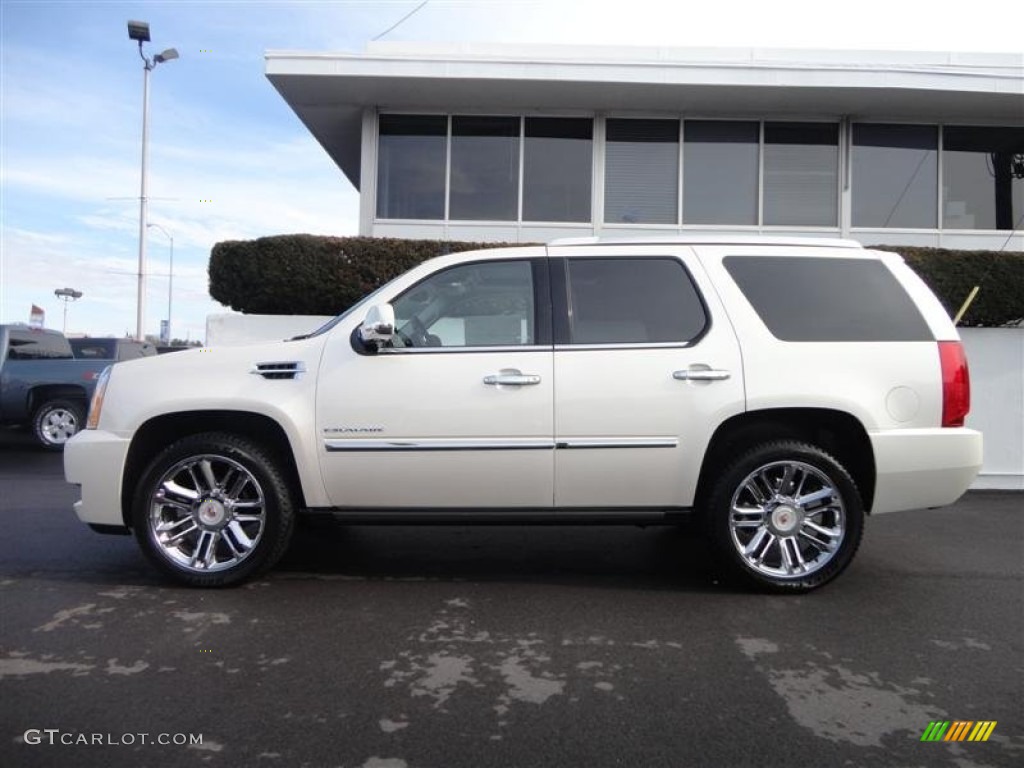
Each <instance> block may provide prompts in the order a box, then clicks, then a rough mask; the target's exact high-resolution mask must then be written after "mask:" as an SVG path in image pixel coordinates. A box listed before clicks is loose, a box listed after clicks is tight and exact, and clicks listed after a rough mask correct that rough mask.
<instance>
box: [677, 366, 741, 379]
mask: <svg viewBox="0 0 1024 768" xmlns="http://www.w3.org/2000/svg"><path fill="white" fill-rule="evenodd" d="M730 376H732V374H731V373H729V371H721V370H715V369H714V368H705V369H700V368H696V369H694V368H687V369H686V370H683V371H673V372H672V378H673V379H678V380H679V381H725V380H726V379H728V378H729V377H730Z"/></svg>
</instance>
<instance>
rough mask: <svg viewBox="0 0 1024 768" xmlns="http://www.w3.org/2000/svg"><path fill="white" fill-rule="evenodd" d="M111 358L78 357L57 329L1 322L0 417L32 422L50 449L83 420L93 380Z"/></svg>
mask: <svg viewBox="0 0 1024 768" xmlns="http://www.w3.org/2000/svg"><path fill="white" fill-rule="evenodd" d="M110 364H111V361H110V360H95V359H93V360H76V359H74V355H73V353H72V351H71V345H70V344H69V343H68V340H67V339H65V338H64V336H63V334H61V333H59V332H58V331H48V330H44V329H39V328H29V327H28V326H24V325H0V422H2V423H4V424H15V425H20V426H30V427H31V429H32V434H33V435H34V436H35V439H36V441H37V442H38V443H39V444H40V445H41V446H43V447H44V448H47V449H49V450H52V451H59V450H63V448H64V443H66V442H67V441H68V439H69V438H70V437H71V436H72V435H74V434H75V433H76V432H78V430H80V429H82V428H83V427H84V426H85V417H86V413H87V412H88V408H89V399H90V398H91V397H92V392H93V389H95V387H96V380H97V379H98V378H99V375H100V373H102V371H103V369H104V368H106V367H107V366H108V365H110Z"/></svg>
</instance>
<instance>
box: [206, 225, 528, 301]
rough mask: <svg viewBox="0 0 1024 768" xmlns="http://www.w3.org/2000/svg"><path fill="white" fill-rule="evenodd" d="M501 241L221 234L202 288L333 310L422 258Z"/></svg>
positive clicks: (234, 297)
mask: <svg viewBox="0 0 1024 768" xmlns="http://www.w3.org/2000/svg"><path fill="white" fill-rule="evenodd" d="M503 245H509V244H508V243H465V242H443V241H438V240H398V239H392V238H376V237H323V236H319V235H275V236H273V237H261V238H259V239H257V240H227V241H224V242H220V243H217V244H216V245H214V246H213V250H212V252H211V253H210V265H209V268H208V271H209V275H210V296H212V297H213V298H214V299H215V300H216V301H219V302H220V303H221V304H225V305H227V306H229V307H231V309H234V310H238V311H239V312H245V313H248V314H264V315H336V314H338V313H340V312H343V311H344V310H346V309H348V308H349V307H350V306H352V305H353V304H355V303H356V302H357V301H358V300H359V299H361V298H362V297H363V296H365V295H366V294H368V293H369V292H370V291H372V290H374V289H375V288H377V287H378V286H380V285H383V284H384V283H386V282H387V281H388V280H390V279H391V278H393V277H397V276H398V275H400V274H402V273H403V272H406V271H407V270H409V269H411V268H412V267H414V266H416V265H417V264H419V263H420V262H422V261H426V260H427V259H431V258H434V257H435V256H442V255H444V254H446V253H455V252H456V251H471V250H474V249H478V248H497V247H500V246H503Z"/></svg>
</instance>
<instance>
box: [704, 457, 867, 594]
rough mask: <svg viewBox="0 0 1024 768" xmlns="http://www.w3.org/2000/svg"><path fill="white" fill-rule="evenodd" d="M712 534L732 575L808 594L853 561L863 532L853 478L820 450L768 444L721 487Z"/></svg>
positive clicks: (715, 494) (711, 506)
mask: <svg viewBox="0 0 1024 768" xmlns="http://www.w3.org/2000/svg"><path fill="white" fill-rule="evenodd" d="M705 514H706V516H707V524H708V530H709V533H710V536H711V540H712V542H713V544H714V545H715V548H716V549H717V550H718V555H719V558H720V559H721V562H722V564H723V565H724V566H725V567H726V569H727V570H728V572H729V574H730V575H732V576H735V577H737V578H738V579H740V580H742V581H743V582H745V583H747V584H752V585H755V586H758V587H761V588H763V589H768V590H771V591H776V592H807V591H810V590H812V589H815V588H817V587H820V586H821V585H823V584H825V583H827V582H829V581H831V580H832V579H834V578H835V577H836V576H838V575H839V574H840V573H842V571H843V570H844V569H845V568H846V567H847V566H848V565H849V564H850V562H851V561H852V560H853V556H854V554H855V553H856V551H857V548H858V547H859V546H860V540H861V535H862V533H863V529H864V509H863V504H862V502H861V498H860V493H859V491H858V490H857V486H856V484H855V483H854V481H853V478H852V477H851V476H850V474H849V472H847V471H846V469H845V468H844V467H843V466H842V465H841V464H840V463H839V462H838V461H837V460H836V459H835V458H833V457H832V456H830V455H829V454H828V453H826V452H825V451H823V450H822V449H821V448H818V447H817V446H814V445H810V444H807V443H803V442H799V441H793V440H785V441H779V442H772V443H765V444H762V445H759V446H757V447H755V448H754V449H752V450H751V451H749V452H748V453H747V454H746V455H744V456H742V457H741V458H740V459H738V460H737V461H736V462H735V463H734V464H732V465H731V466H730V467H729V468H727V469H726V470H725V471H724V472H723V473H722V475H721V476H720V477H719V479H718V481H717V482H716V484H715V486H714V490H713V491H712V493H711V496H710V497H709V502H708V506H707V509H706V510H705Z"/></svg>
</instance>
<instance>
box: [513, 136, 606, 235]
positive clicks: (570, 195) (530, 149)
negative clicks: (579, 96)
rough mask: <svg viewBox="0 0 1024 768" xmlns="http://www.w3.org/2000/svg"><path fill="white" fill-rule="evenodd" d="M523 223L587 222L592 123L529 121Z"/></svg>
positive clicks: (591, 162)
mask: <svg viewBox="0 0 1024 768" xmlns="http://www.w3.org/2000/svg"><path fill="white" fill-rule="evenodd" d="M525 131H526V145H525V147H524V152H523V220H524V221H590V185H591V181H590V179H591V166H592V165H593V147H592V145H593V142H592V136H593V121H592V120H590V119H589V118H586V119H583V118H567V117H528V118H526V126H525Z"/></svg>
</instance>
